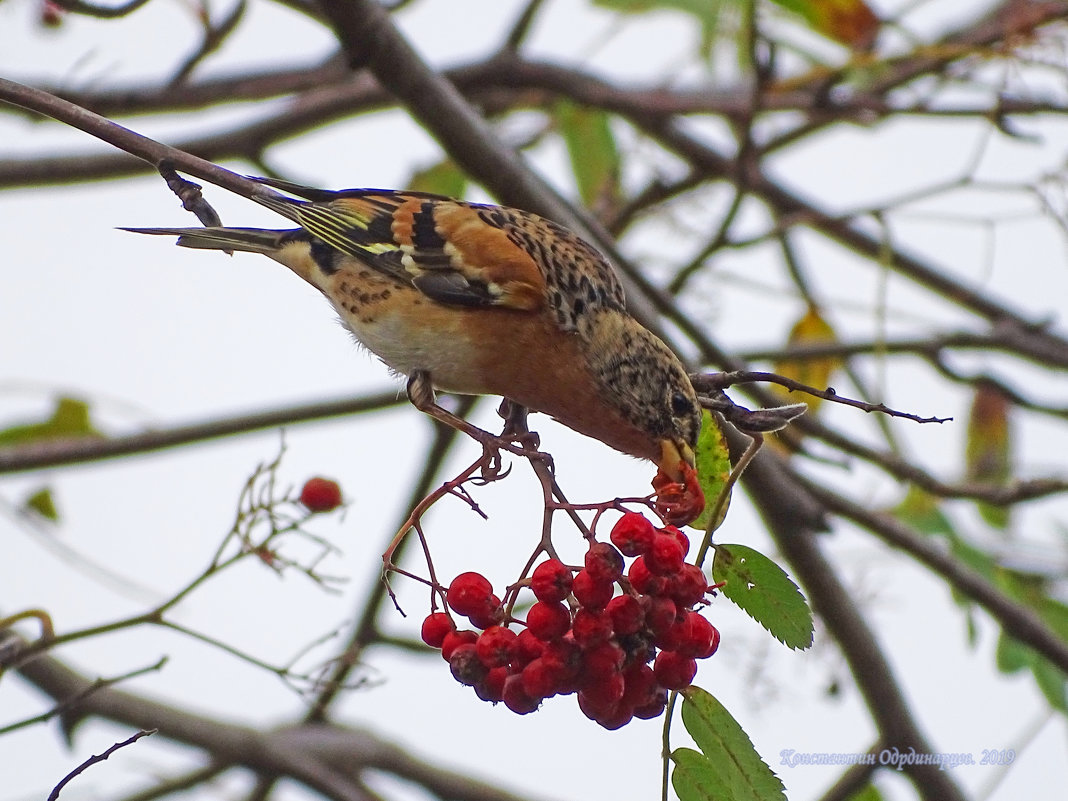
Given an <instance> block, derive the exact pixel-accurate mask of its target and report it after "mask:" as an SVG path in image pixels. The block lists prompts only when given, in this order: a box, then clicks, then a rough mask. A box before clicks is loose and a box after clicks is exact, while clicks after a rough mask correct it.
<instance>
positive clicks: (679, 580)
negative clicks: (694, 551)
mask: <svg viewBox="0 0 1068 801" xmlns="http://www.w3.org/2000/svg"><path fill="white" fill-rule="evenodd" d="M707 589H708V580H707V579H706V578H705V573H704V571H703V570H701V568H699V567H698V566H697V565H691V564H684V565H683V566H682V570H680V571H679V572H678V573H676V574H674V575H673V576H671V577H670V578H669V579H668V581H667V586H666V587H665V590H664V592H665V594H666V595H668V596H669V597H671V598H673V599H675V603H677V604H678V605H679V608H681V609H689V608H690V607H692V606H695V605H696V604H698V603H700V602H701V601H702V600H703V599H704V597H705V590H707Z"/></svg>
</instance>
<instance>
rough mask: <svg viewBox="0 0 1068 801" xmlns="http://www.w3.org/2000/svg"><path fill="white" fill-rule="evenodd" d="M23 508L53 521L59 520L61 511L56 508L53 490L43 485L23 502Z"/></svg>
mask: <svg viewBox="0 0 1068 801" xmlns="http://www.w3.org/2000/svg"><path fill="white" fill-rule="evenodd" d="M22 508H23V509H25V510H27V511H29V512H33V513H35V514H38V515H40V516H41V517H43V518H44V519H45V520H51V521H52V522H53V523H58V522H59V511H58V510H57V509H56V501H55V499H54V498H53V497H52V490H51V489H49V488H48V487H42V488H41V489H39V490H37V492H35V493H33V494H32V495H31V496H30V497H29V498H27V499H26V500H25V501H23V502H22Z"/></svg>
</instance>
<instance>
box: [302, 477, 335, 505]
mask: <svg viewBox="0 0 1068 801" xmlns="http://www.w3.org/2000/svg"><path fill="white" fill-rule="evenodd" d="M300 502H301V503H302V504H304V506H305V507H307V509H308V511H309V512H331V511H333V510H334V509H337V508H338V507H339V506H341V487H340V486H339V485H338V483H337V482H336V481H331V480H330V479H329V478H321V477H319V476H316V477H315V478H309V479H308V480H307V481H306V482H304V487H303V489H301V491H300Z"/></svg>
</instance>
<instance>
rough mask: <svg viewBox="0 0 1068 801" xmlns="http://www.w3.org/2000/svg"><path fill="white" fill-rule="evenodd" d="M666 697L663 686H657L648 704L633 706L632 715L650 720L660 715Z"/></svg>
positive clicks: (665, 704)
mask: <svg viewBox="0 0 1068 801" xmlns="http://www.w3.org/2000/svg"><path fill="white" fill-rule="evenodd" d="M667 697H668V694H667V690H665V689H664V688H663V687H661V688H659V689H658V690H657V691H656V694H655V696H654V697H653V700H652V701H650V702H649V703H648V704H643V705H642V706H636V707H634V717H636V718H641V719H642V720H652V719H653V718H658V717H660V716H661V715H663V714H664V708H665V707H666V706H667Z"/></svg>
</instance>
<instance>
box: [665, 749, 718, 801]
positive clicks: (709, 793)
mask: <svg viewBox="0 0 1068 801" xmlns="http://www.w3.org/2000/svg"><path fill="white" fill-rule="evenodd" d="M671 761H672V762H674V763H675V767H674V768H673V769H672V771H671V786H672V787H674V788H675V794H676V795H677V796H678V797H679V801H713V800H714V799H723V798H725V796H724V795H722V788H723V785H722V783H721V782H720V781H718V779H717V777H716V774H715V771H714V770H713V769H712V768H711V767H710V766H709V764H708V760H707V759H706V758H705V756H704V755H703V754H702V753H700V752H699V751H694V750H693V749H692V748H676V749H675V750H674V751H672V752H671Z"/></svg>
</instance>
